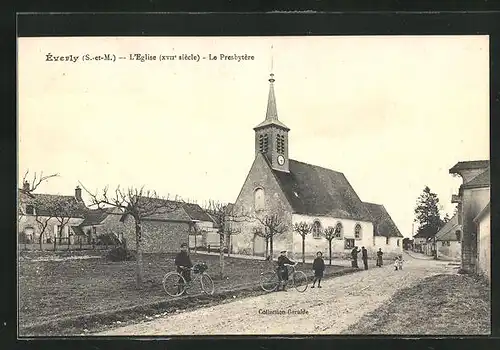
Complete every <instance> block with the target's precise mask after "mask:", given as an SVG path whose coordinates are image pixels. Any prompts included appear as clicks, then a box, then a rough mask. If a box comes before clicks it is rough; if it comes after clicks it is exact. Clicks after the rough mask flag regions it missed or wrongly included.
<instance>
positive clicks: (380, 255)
mask: <svg viewBox="0 0 500 350" xmlns="http://www.w3.org/2000/svg"><path fill="white" fill-rule="evenodd" d="M382 255H384V253H382V248H378V252H377V266H378V267H382V265H383V260H382Z"/></svg>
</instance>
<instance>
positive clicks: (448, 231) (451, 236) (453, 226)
mask: <svg viewBox="0 0 500 350" xmlns="http://www.w3.org/2000/svg"><path fill="white" fill-rule="evenodd" d="M457 230H461V228H460V225H459V224H458V215H457V214H455V215H453V217H452V218H451V219H450V220H449V221H448V222H447V223H446V224H445V225H444V226H443V227H441V229H440V230H439V231H438V233H436V240H438V241H458V238H457V235H456V234H455V232H456V231H457Z"/></svg>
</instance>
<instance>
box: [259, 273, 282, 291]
mask: <svg viewBox="0 0 500 350" xmlns="http://www.w3.org/2000/svg"><path fill="white" fill-rule="evenodd" d="M279 283H280V282H279V280H278V275H276V272H274V271H266V272H263V273H261V274H260V287H261V288H262V289H263V290H264V291H266V292H273V291H274V290H275V289H276V288H278V284H279Z"/></svg>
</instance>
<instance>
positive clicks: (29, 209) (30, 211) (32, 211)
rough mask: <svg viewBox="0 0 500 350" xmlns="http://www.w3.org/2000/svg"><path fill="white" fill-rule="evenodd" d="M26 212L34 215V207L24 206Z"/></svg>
mask: <svg viewBox="0 0 500 350" xmlns="http://www.w3.org/2000/svg"><path fill="white" fill-rule="evenodd" d="M26 214H27V215H35V207H34V206H32V205H27V206H26Z"/></svg>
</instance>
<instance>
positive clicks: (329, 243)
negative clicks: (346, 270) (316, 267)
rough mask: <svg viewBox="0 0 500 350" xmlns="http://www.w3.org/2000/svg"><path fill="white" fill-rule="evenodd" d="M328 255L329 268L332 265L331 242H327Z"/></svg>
mask: <svg viewBox="0 0 500 350" xmlns="http://www.w3.org/2000/svg"><path fill="white" fill-rule="evenodd" d="M328 253H329V254H330V266H331V265H332V241H328Z"/></svg>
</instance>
